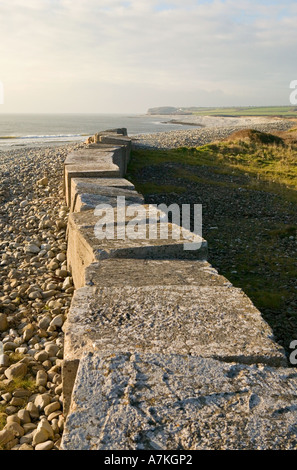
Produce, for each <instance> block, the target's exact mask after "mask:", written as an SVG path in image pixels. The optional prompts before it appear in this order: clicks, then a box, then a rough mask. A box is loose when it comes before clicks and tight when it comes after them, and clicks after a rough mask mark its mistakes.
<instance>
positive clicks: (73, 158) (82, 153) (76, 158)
mask: <svg viewBox="0 0 297 470" xmlns="http://www.w3.org/2000/svg"><path fill="white" fill-rule="evenodd" d="M116 153H118V154H119V155H120V156H122V158H123V155H122V149H121V148H119V147H112V148H110V149H107V148H102V149H100V148H98V149H96V150H89V149H80V150H74V151H73V152H70V153H69V154H68V155H67V157H66V160H65V162H64V165H77V164H78V165H79V164H88V163H97V162H98V161H99V162H100V161H107V162H110V161H112V163H115V162H114V160H113V158H114V155H115V154H116Z"/></svg>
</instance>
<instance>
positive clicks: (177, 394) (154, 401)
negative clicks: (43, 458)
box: [61, 351, 297, 451]
mask: <svg viewBox="0 0 297 470" xmlns="http://www.w3.org/2000/svg"><path fill="white" fill-rule="evenodd" d="M296 400H297V374H296V369H294V370H292V369H291V370H290V369H287V368H273V367H268V366H262V365H243V364H235V363H224V362H220V361H217V360H214V359H212V358H202V357H193V356H188V355H178V354H170V355H162V354H157V353H154V354H148V353H136V352H135V353H131V352H122V353H121V352H117V351H114V352H113V353H106V354H98V353H87V354H85V355H84V356H83V358H82V360H81V362H80V366H79V371H78V376H77V379H76V382H75V388H74V392H73V402H72V406H71V410H70V413H69V415H68V417H67V420H66V426H65V430H64V434H63V439H62V444H61V449H62V450H126V451H128V450H129V451H132V450H148V451H149V450H151V451H161V450H163V451H167V450H168V451H176V450H177V449H178V450H186V451H187V450H188V451H193V450H295V449H296V421H297V407H296Z"/></svg>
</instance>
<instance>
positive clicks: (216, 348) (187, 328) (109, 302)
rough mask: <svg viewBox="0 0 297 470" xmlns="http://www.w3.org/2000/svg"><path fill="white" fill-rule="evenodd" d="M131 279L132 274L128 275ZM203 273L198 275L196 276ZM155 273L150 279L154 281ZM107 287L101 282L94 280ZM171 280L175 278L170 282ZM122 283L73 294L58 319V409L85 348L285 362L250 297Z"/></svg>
mask: <svg viewBox="0 0 297 470" xmlns="http://www.w3.org/2000/svg"><path fill="white" fill-rule="evenodd" d="M134 278H135V276H134ZM202 278H203V274H201V276H200V279H202ZM159 280H160V278H159V279H158V280H157V281H158V282H159ZM104 282H105V283H106V282H107V284H108V281H107V280H106V279H102V284H103V285H104ZM173 282H176V280H174V281H173ZM134 284H136V286H135V285H133V284H132V285H129V274H128V273H127V280H126V284H125V285H124V286H119V287H109V286H108V287H82V288H80V289H77V290H76V291H75V294H74V297H73V299H72V303H71V308H70V311H69V314H68V317H67V320H66V322H65V324H64V327H63V330H64V333H65V346H64V370H63V383H65V384H67V386H68V395H67V393H66V392H64V400H65V402H64V409H65V413H67V410H68V409H69V405H70V400H71V395H70V394H69V390H71V384H72V386H73V383H74V380H75V376H76V371H77V367H78V364H79V361H80V359H81V358H82V356H83V354H84V353H85V352H101V353H103V352H107V351H120V352H127V351H129V352H145V353H147V352H150V353H157V354H163V355H170V354H181V355H190V356H199V357H208V358H215V359H220V360H221V361H226V362H239V363H245V364H253V363H264V364H268V365H274V366H285V365H286V364H287V360H286V356H285V352H284V350H283V348H282V347H281V346H279V345H278V344H276V343H275V341H274V338H273V333H272V330H271V328H270V327H269V325H268V324H267V323H266V322H265V321H264V320H263V318H262V316H261V313H260V312H259V311H258V310H257V309H256V307H255V306H254V305H253V304H252V302H251V301H250V299H249V298H248V297H247V296H246V295H245V294H244V293H243V292H242V291H241V290H240V289H237V288H234V287H232V286H231V287H229V286H228V285H216V283H215V282H214V283H213V284H214V285H212V284H210V285H208V286H207V285H206V286H204V285H202V286H196V285H194V286H189V285H183V286H176V285H169V283H168V285H167V284H166V285H163V286H162V285H158V284H157V285H155V284H154V278H153V277H151V285H144V286H140V287H139V286H138V285H137V282H136V281H135V280H134Z"/></svg>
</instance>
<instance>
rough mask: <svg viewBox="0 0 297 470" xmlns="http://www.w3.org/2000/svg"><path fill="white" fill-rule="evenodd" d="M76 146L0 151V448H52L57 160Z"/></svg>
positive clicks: (59, 228) (66, 279) (56, 422)
mask: <svg viewBox="0 0 297 470" xmlns="http://www.w3.org/2000/svg"><path fill="white" fill-rule="evenodd" d="M293 125H294V123H293V122H292V121H286V120H275V121H272V122H265V121H261V122H259V121H257V122H254V125H253V126H252V127H253V128H254V129H257V130H261V131H265V132H271V131H273V130H278V131H283V130H288V129H289V128H290V127H292V126H293ZM239 128H241V129H243V128H251V122H249V123H248V124H246V123H245V125H238V124H237V125H229V126H226V125H224V126H220V127H215V126H212V127H201V128H200V127H199V128H193V129H190V130H181V131H172V132H162V133H158V134H143V135H137V136H135V137H134V138H133V143H134V146H136V147H137V146H138V147H142V148H153V149H166V148H176V147H180V146H199V145H203V144H206V143H209V142H211V141H214V140H219V139H222V138H225V137H227V136H228V135H230V134H231V133H232V132H234V131H235V130H238V129H239ZM128 132H129V129H128ZM82 146H83V144H80V143H79V144H77V143H75V144H67V145H63V146H61V147H42V148H16V149H10V150H0V162H1V185H0V342H1V343H0V449H1V448H4V449H6V450H59V446H60V441H61V436H62V433H63V426H64V416H63V403H62V379H61V366H62V362H63V324H64V322H65V319H66V318H67V312H68V309H69V306H70V303H71V299H72V295H73V292H74V287H73V283H72V278H71V273H70V272H68V271H67V259H66V256H67V240H66V229H67V221H68V208H67V207H66V206H65V201H64V194H63V162H64V160H65V158H66V155H67V154H68V153H69V152H70V151H71V150H73V149H76V148H80V147H82Z"/></svg>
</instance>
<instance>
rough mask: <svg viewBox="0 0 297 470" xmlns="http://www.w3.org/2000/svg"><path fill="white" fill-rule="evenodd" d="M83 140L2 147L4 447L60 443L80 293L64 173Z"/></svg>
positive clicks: (0, 441) (0, 419)
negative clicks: (69, 333)
mask: <svg viewBox="0 0 297 470" xmlns="http://www.w3.org/2000/svg"><path fill="white" fill-rule="evenodd" d="M80 146H81V144H75V145H69V144H68V145H66V146H63V147H49V148H44V147H43V148H34V149H30V148H22V149H14V150H9V151H5V152H4V151H1V152H0V161H1V185H0V188H1V189H0V341H1V344H2V345H3V348H2V349H3V354H2V355H1V351H0V359H1V360H0V426H1V427H0V429H2V430H1V431H0V448H4V449H7V450H11V449H12V450H23V449H24V450H49V449H54V450H57V449H59V444H60V440H61V435H62V432H63V426H64V417H63V403H62V386H61V383H62V379H61V365H62V360H63V331H62V327H63V323H64V321H65V319H66V317H67V313H68V309H69V306H70V302H71V298H72V294H73V291H74V288H73V284H72V278H71V274H70V273H69V272H68V271H67V260H66V249H67V245H66V227H67V217H68V208H67V207H66V206H65V203H64V196H63V187H62V185H63V179H62V176H63V162H64V160H65V158H66V155H67V154H68V153H69V152H70V151H71V150H72V149H74V148H78V147H80ZM16 379H17V382H15V380H16ZM11 422H13V423H14V424H13V425H12V424H11Z"/></svg>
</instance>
